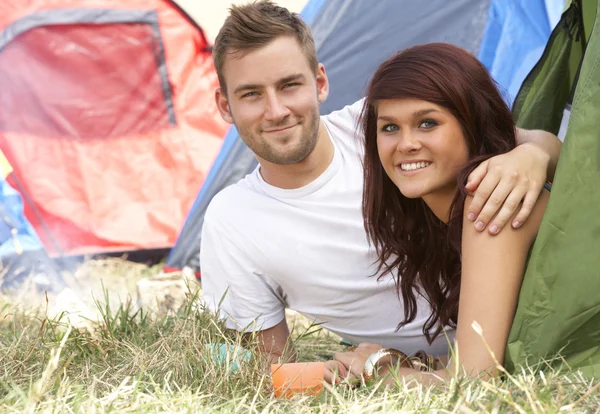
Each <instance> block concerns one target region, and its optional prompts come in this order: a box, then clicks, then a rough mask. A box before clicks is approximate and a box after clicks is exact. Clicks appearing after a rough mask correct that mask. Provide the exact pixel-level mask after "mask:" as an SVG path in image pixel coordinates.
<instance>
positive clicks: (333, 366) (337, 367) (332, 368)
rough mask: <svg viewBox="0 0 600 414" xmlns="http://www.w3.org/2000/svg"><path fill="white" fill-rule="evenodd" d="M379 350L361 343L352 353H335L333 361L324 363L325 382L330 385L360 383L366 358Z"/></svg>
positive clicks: (378, 346)
mask: <svg viewBox="0 0 600 414" xmlns="http://www.w3.org/2000/svg"><path fill="white" fill-rule="evenodd" d="M381 348H382V346H381V345H378V344H370V343H367V342H363V343H361V344H359V345H358V346H357V347H356V348H354V350H352V351H346V352H336V353H335V355H334V357H333V360H331V361H328V362H326V363H325V381H327V382H329V383H330V384H338V383H340V382H342V381H349V382H350V383H354V382H360V381H361V380H362V373H363V369H364V367H365V362H366V361H367V358H369V355H371V354H372V353H373V352H376V351H378V350H380V349H381Z"/></svg>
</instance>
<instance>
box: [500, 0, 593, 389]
mask: <svg viewBox="0 0 600 414" xmlns="http://www.w3.org/2000/svg"><path fill="white" fill-rule="evenodd" d="M569 110H570V117H569ZM513 115H514V116H515V119H516V120H517V124H518V126H520V127H523V128H528V129H544V130H547V131H551V132H553V133H555V134H557V133H558V132H559V128H560V126H561V120H562V121H563V122H564V123H565V125H567V124H566V122H568V129H567V133H566V136H565V138H564V144H563V148H562V151H561V155H560V160H559V163H558V167H557V171H556V177H555V180H554V183H553V186H552V192H551V195H550V202H549V204H548V208H547V210H546V213H545V215H544V218H543V221H542V225H541V228H540V231H539V233H538V237H537V239H536V242H535V244H534V246H533V248H532V250H531V255H530V260H529V262H528V266H527V271H526V274H525V278H524V280H523V285H522V288H521V293H520V297H519V305H518V308H517V313H516V316H515V320H514V323H513V326H512V329H511V333H510V337H509V343H508V348H507V352H506V357H505V361H504V362H505V366H506V368H507V369H509V371H510V370H515V369H517V367H518V366H519V365H525V364H529V365H531V364H536V363H538V362H540V361H542V360H543V359H551V361H552V362H551V363H550V366H553V367H554V368H564V367H567V366H568V367H571V368H574V369H579V370H581V372H582V373H583V374H584V375H585V376H587V377H596V378H600V211H599V210H600V209H599V206H600V128H599V126H600V1H599V0H570V1H567V6H566V8H565V11H564V13H563V15H562V18H561V20H560V22H559V23H558V25H557V26H556V28H555V29H554V31H553V32H552V35H551V36H550V40H549V42H548V45H547V46H546V49H545V51H544V53H543V55H542V57H541V59H540V61H539V62H538V63H537V65H536V66H535V67H534V69H533V70H532V71H531V73H530V74H529V75H528V77H527V78H526V79H525V81H524V83H523V86H522V87H521V90H520V92H519V94H518V95H517V98H516V100H515V104H514V107H513ZM563 115H564V116H563ZM565 120H566V121H565ZM556 355H560V356H561V357H562V358H554V357H555V356H556ZM552 358H554V359H552Z"/></svg>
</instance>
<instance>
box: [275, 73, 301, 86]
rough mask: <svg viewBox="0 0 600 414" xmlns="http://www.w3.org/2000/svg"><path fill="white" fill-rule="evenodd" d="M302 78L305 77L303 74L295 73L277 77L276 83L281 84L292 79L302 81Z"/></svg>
mask: <svg viewBox="0 0 600 414" xmlns="http://www.w3.org/2000/svg"><path fill="white" fill-rule="evenodd" d="M304 79H306V77H305V76H304V75H303V74H301V73H296V74H294V75H290V76H286V77H285V78H281V79H279V81H277V83H278V84H279V85H283V84H286V83H290V82H293V81H303V80H304Z"/></svg>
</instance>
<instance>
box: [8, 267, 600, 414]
mask: <svg viewBox="0 0 600 414" xmlns="http://www.w3.org/2000/svg"><path fill="white" fill-rule="evenodd" d="M156 271H157V269H152V268H146V267H144V266H139V265H133V264H129V263H127V262H124V261H118V260H114V261H104V262H94V263H88V264H86V265H85V266H84V268H82V269H81V270H80V273H79V275H78V276H76V277H75V282H77V284H76V285H75V287H76V290H78V292H79V293H80V294H81V299H82V300H83V301H84V302H87V303H90V297H91V296H92V295H91V294H90V288H91V287H96V286H99V287H102V286H104V287H106V288H108V289H111V292H115V295H118V300H117V299H113V298H112V297H111V295H112V293H111V294H109V295H108V297H106V296H104V295H102V294H98V292H96V294H95V295H94V297H95V299H96V301H95V305H98V306H99V308H98V314H99V315H100V317H101V323H100V324H98V325H96V326H95V328H94V329H93V330H92V331H90V330H77V329H71V328H69V327H68V326H67V325H66V324H65V323H63V322H61V320H64V316H63V319H61V317H60V316H57V317H56V318H54V319H48V318H46V317H45V309H46V304H45V296H44V295H41V297H40V298H39V299H40V301H39V302H36V301H37V300H38V299H33V296H32V295H31V294H30V295H29V296H27V297H28V302H26V303H27V306H26V307H25V306H23V305H24V303H23V302H22V301H21V302H19V301H18V299H19V298H18V297H17V298H16V299H15V297H12V298H7V297H0V412H60V413H63V412H85V413H107V412H161V413H163V412H198V411H202V412H290V411H292V412H323V413H330V412H349V413H365V412H379V411H385V412H400V411H401V412H431V411H433V412H472V411H477V412H480V411H482V412H495V413H496V412H520V413H546V412H559V411H560V412H562V411H568V412H596V413H598V412H600V409H599V407H600V383H599V382H594V381H589V380H584V379H583V378H581V377H580V376H579V375H578V374H577V373H570V374H568V375H564V374H561V375H559V374H557V373H553V372H552V371H546V372H543V373H542V372H534V371H533V370H524V371H523V372H521V373H519V374H518V375H515V376H514V377H513V378H512V379H509V380H506V381H499V380H497V381H491V382H483V381H475V380H452V381H450V382H448V383H446V384H442V385H438V386H431V387H424V386H421V385H419V384H416V383H410V382H403V381H398V383H397V384H396V386H395V387H391V388H384V387H381V386H375V387H371V388H368V387H359V388H354V389H350V388H346V387H336V388H332V387H328V386H327V387H326V389H325V391H324V392H323V393H321V394H320V395H319V396H316V397H306V396H304V397H303V396H297V397H295V398H294V399H292V400H282V399H276V398H275V397H274V395H273V393H272V386H271V383H270V376H269V375H268V374H266V373H267V372H268V370H267V368H268V364H267V363H266V361H264V360H262V359H260V358H259V357H257V356H256V355H254V356H253V357H252V359H251V361H250V363H247V364H244V365H242V366H241V368H240V369H239V370H237V371H235V372H233V370H232V369H231V364H230V363H231V361H229V360H228V361H226V362H225V363H224V364H219V363H217V361H215V360H214V359H213V357H212V355H211V354H210V352H209V351H208V350H207V348H206V344H210V343H228V344H231V345H234V346H236V345H237V346H239V344H240V338H239V337H238V336H237V335H235V334H233V333H231V332H227V331H225V330H224V329H223V327H222V325H221V324H220V323H219V322H217V321H215V320H214V318H213V317H212V316H211V315H210V314H209V313H207V312H205V311H204V310H203V309H202V308H201V307H198V306H195V303H197V302H196V301H194V300H193V299H194V298H191V299H192V300H190V302H189V304H188V305H186V306H185V307H183V308H182V309H180V310H179V312H177V314H173V315H170V316H163V317H160V318H154V317H150V315H149V314H146V313H145V312H143V311H141V310H139V309H136V306H135V300H132V299H133V297H130V298H128V297H127V293H128V292H129V293H133V292H134V286H135V281H137V280H139V279H140V278H142V277H146V276H148V275H151V274H152V273H153V272H156ZM86 278H87V279H86ZM100 281H101V283H100ZM77 286H78V287H81V286H87V289H83V290H82V289H79V288H77ZM30 293H31V292H30ZM100 293H102V291H100ZM21 299H22V297H21ZM48 301H49V303H50V301H51V298H49V299H48ZM91 302H94V301H93V300H92V301H91ZM36 304H37V305H39V306H35V305H36ZM294 320H295V322H294V333H293V337H294V338H295V346H296V348H297V349H298V350H299V355H300V359H301V360H304V361H309V360H324V359H326V358H327V354H331V353H332V352H335V351H337V350H340V349H342V347H341V346H340V345H339V344H338V338H337V337H335V336H334V335H331V334H328V333H327V332H325V331H323V330H320V329H319V328H318V327H314V326H310V325H308V324H307V323H306V321H305V320H303V319H302V318H301V317H296V318H295V319H294Z"/></svg>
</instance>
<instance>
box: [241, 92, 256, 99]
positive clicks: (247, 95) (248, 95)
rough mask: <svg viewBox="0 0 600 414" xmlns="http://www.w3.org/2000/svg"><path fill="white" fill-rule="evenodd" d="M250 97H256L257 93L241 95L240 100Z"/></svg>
mask: <svg viewBox="0 0 600 414" xmlns="http://www.w3.org/2000/svg"><path fill="white" fill-rule="evenodd" d="M251 96H258V93H257V92H248V93H245V94H243V95H242V98H249V97H251Z"/></svg>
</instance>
